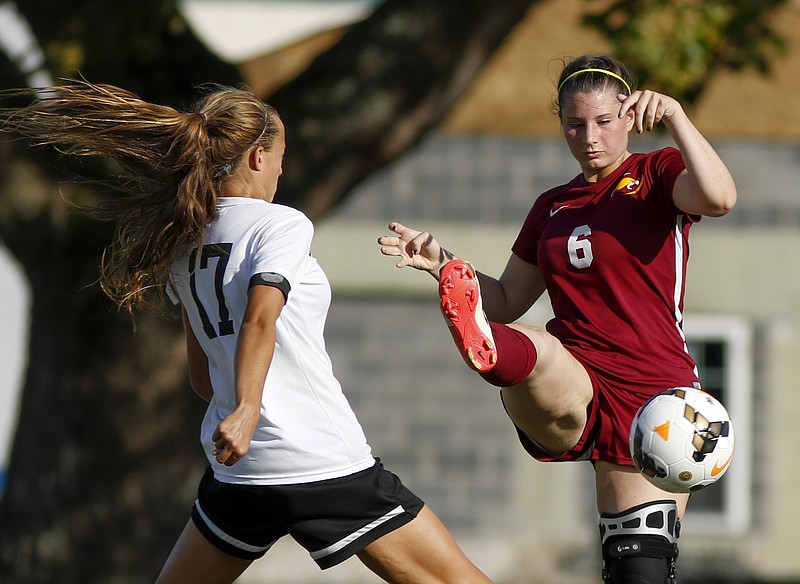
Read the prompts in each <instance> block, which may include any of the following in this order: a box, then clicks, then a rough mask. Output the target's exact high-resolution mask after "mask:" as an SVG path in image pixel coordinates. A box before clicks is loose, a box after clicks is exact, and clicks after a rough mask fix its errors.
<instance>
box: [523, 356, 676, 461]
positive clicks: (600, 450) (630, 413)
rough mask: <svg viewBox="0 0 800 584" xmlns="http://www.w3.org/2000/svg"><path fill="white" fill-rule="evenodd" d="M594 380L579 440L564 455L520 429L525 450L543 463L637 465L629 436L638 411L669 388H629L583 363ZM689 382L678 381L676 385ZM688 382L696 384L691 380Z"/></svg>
mask: <svg viewBox="0 0 800 584" xmlns="http://www.w3.org/2000/svg"><path fill="white" fill-rule="evenodd" d="M583 366H584V368H585V369H586V372H587V373H588V375H589V379H590V380H591V382H592V391H593V397H592V401H591V403H590V404H589V407H588V408H587V412H586V426H585V427H584V429H583V434H582V435H581V437H580V440H578V443H577V444H576V445H575V446H574V447H573V448H572V449H570V450H567V451H566V452H563V453H561V454H553V453H552V452H548V451H547V450H545V449H544V448H542V447H541V446H539V445H538V444H537V443H536V441H535V440H533V439H532V438H531V437H530V436H528V435H527V434H526V433H525V432H523V431H522V430H520V429H519V428H517V434H518V436H519V439H520V442H521V443H522V446H523V447H524V448H525V450H527V451H528V454H530V455H531V456H532V457H534V458H535V459H536V460H539V461H542V462H567V461H573V460H591V461H595V460H603V461H606V462H610V463H613V464H620V465H623V466H633V460H631V452H630V446H629V445H628V437H629V435H630V428H631V424H632V423H633V418H634V417H635V416H636V412H638V411H639V408H640V407H641V406H642V404H644V402H646V401H647V400H648V399H649V398H650V397H651V396H653V395H655V394H656V393H659V392H660V391H663V390H665V389H669V388H668V387H664V388H660V389H653V390H652V391H651V392H647V391H642V388H641V387H638V386H637V387H625V386H621V385H620V384H619V383H613V384H612V383H610V382H608V381H606V380H605V379H603V377H602V376H600V375H599V374H598V373H597V372H596V371H593V370H592V369H591V368H590V367H588V366H587V364H586V363H583ZM681 385H687V383H685V382H683V383H680V382H676V383H675V387H677V386H681ZM688 385H692V384H691V383H689V384H688Z"/></svg>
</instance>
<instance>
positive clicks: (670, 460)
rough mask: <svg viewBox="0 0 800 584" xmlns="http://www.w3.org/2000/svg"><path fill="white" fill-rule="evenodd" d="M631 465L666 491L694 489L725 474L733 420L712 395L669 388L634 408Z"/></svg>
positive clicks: (697, 390) (729, 455) (683, 388)
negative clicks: (639, 406)
mask: <svg viewBox="0 0 800 584" xmlns="http://www.w3.org/2000/svg"><path fill="white" fill-rule="evenodd" d="M630 448H631V456H632V457H633V462H634V464H635V465H636V468H637V469H638V470H639V472H641V473H642V474H643V475H644V476H645V478H647V479H648V480H649V481H650V482H651V483H653V484H654V485H656V486H657V487H659V488H661V489H663V490H665V491H669V492H672V493H687V492H691V491H699V490H700V489H704V488H705V487H707V486H708V485H710V484H712V483H715V482H716V481H718V480H719V479H720V477H722V475H723V474H725V471H726V470H728V467H729V466H730V463H731V459H732V457H733V422H731V419H730V416H729V415H728V412H727V410H726V409H725V407H724V406H723V405H722V404H721V403H720V402H719V401H718V400H717V399H716V398H714V397H713V396H712V395H709V394H707V393H706V392H704V391H701V390H699V389H695V388H692V387H673V388H672V389H668V390H666V391H663V392H661V393H659V394H657V395H654V396H653V397H651V398H650V399H649V400H648V401H647V402H645V404H644V405H643V406H642V407H641V408H639V412H638V413H637V414H636V417H635V418H634V419H633V424H631V433H630Z"/></svg>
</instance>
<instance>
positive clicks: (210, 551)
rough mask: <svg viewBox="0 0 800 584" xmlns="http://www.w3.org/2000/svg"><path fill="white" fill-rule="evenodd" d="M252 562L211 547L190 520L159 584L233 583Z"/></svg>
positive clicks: (162, 570) (164, 568)
mask: <svg viewBox="0 0 800 584" xmlns="http://www.w3.org/2000/svg"><path fill="white" fill-rule="evenodd" d="M251 563H252V560H244V559H241V558H236V557H233V556H230V555H228V554H226V553H225V552H223V551H221V550H220V549H219V548H217V547H216V546H214V545H212V544H211V542H209V541H208V539H206V538H205V536H203V534H201V533H200V531H198V529H197V527H195V525H194V522H193V521H191V520H190V521H189V522H188V523H187V524H186V527H185V528H184V530H183V533H182V534H181V536H180V537H179V538H178V541H177V543H176V544H175V547H173V548H172V552H171V553H170V555H169V557H168V558H167V561H166V563H165V564H164V567H163V568H162V569H161V573H160V574H159V575H158V579H157V580H156V584H230V583H231V582H233V581H235V580H236V578H238V577H239V576H240V575H241V574H242V572H244V571H245V570H246V569H247V567H248V566H249V565H250V564H251Z"/></svg>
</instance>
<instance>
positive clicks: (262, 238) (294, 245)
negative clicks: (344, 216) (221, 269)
mask: <svg viewBox="0 0 800 584" xmlns="http://www.w3.org/2000/svg"><path fill="white" fill-rule="evenodd" d="M313 237H314V225H313V224H312V223H311V221H310V220H309V219H308V217H306V216H305V215H303V214H302V213H301V212H300V211H296V210H292V211H291V212H288V213H286V214H285V215H284V216H282V217H281V218H280V219H278V220H274V221H271V222H269V223H267V224H265V225H263V226H262V227H261V228H260V229H258V230H257V231H256V234H255V236H254V238H253V242H252V249H251V258H252V261H251V263H250V273H249V274H248V278H251V277H252V276H254V275H256V274H266V273H273V274H279V275H281V276H283V277H284V278H286V280H287V281H288V283H289V286H290V288H294V286H295V283H296V281H297V279H298V277H299V275H300V274H301V273H302V270H303V267H304V266H305V263H306V262H307V260H308V258H309V256H310V254H311V241H312V239H313Z"/></svg>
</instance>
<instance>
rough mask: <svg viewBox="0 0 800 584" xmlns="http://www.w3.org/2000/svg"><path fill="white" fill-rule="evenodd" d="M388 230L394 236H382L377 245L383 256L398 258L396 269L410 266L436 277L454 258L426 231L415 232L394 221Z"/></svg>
mask: <svg viewBox="0 0 800 584" xmlns="http://www.w3.org/2000/svg"><path fill="white" fill-rule="evenodd" d="M389 230H390V231H392V232H394V233H395V236H391V235H382V236H381V237H379V238H378V245H380V246H381V253H382V254H383V255H387V256H397V257H399V258H400V260H399V261H398V262H397V264H395V265H396V266H397V267H398V268H405V267H406V266H411V267H412V268H416V269H418V270H423V271H425V272H430V273H431V274H432V275H434V276H436V277H438V276H439V270H441V269H442V266H443V265H444V264H445V263H446V262H448V261H450V260H451V259H453V258H454V257H455V256H453V254H451V253H450V252H448V251H447V250H445V249H444V248H443V247H442V246H440V245H439V242H438V241H436V239H434V237H433V236H432V235H431V234H430V233H428V232H427V231H417V230H416V229H412V228H410V227H406V226H405V225H403V224H401V223H397V222H396V221H393V222H392V223H389Z"/></svg>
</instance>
